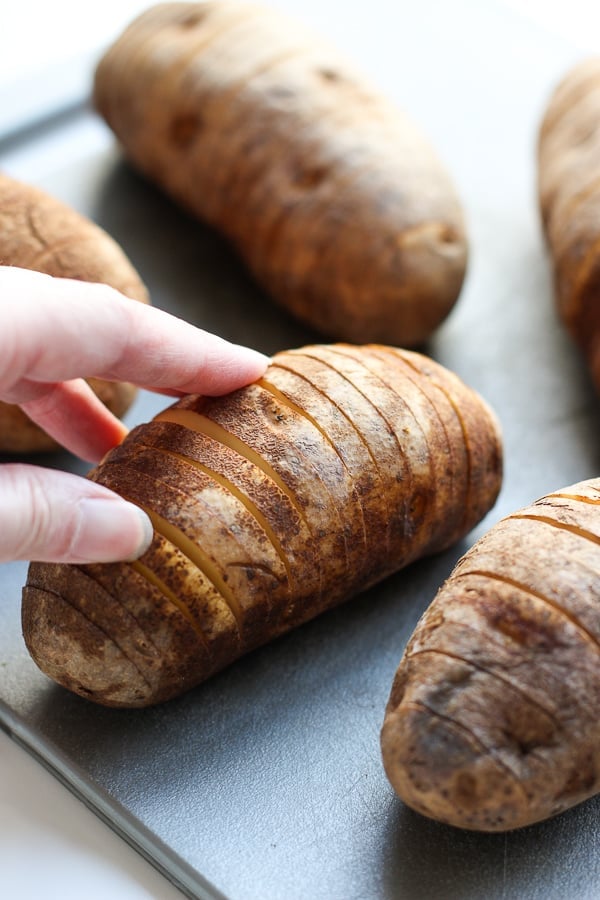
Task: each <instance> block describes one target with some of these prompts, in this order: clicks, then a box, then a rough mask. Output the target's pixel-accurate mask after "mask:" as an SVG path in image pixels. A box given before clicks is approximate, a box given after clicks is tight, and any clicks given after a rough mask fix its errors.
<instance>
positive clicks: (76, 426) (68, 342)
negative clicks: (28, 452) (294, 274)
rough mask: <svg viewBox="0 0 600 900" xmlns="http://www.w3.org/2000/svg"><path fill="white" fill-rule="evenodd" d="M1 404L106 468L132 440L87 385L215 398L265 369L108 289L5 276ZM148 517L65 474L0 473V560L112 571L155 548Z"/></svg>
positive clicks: (5, 469) (4, 270)
mask: <svg viewBox="0 0 600 900" xmlns="http://www.w3.org/2000/svg"><path fill="white" fill-rule="evenodd" d="M0 298H1V302H0V351H1V353H0V400H3V401H5V402H7V403H14V404H18V405H19V406H20V407H21V408H22V409H23V410H24V411H25V412H26V413H27V415H28V416H29V417H30V418H31V419H32V420H33V421H34V422H36V423H37V424H38V425H40V426H41V427H42V428H43V429H44V430H45V431H47V432H48V434H50V435H51V436H52V437H53V438H55V440H57V441H58V442H59V443H61V444H62V445H63V446H64V447H66V448H67V449H69V450H71V451H72V452H73V453H75V454H76V455H78V456H80V457H82V458H83V459H87V460H89V461H91V462H97V461H98V460H100V459H101V458H102V457H103V456H104V454H105V453H106V452H107V451H108V450H109V449H110V448H111V447H113V446H115V445H116V444H118V443H120V441H121V440H122V438H123V437H124V435H125V433H126V428H125V427H124V425H123V424H122V423H121V422H120V421H119V420H118V419H117V418H115V416H113V414H112V413H110V412H109V411H108V410H107V409H106V407H105V406H104V405H103V404H102V403H101V402H100V400H98V398H97V397H96V395H95V394H94V393H93V391H92V390H91V388H90V387H89V386H88V385H87V384H86V382H85V381H83V379H84V378H88V377H92V376H95V377H98V378H104V379H106V380H109V381H110V380H112V381H131V382H133V383H134V384H136V385H138V386H139V387H143V388H148V389H150V390H156V391H159V392H161V393H165V394H168V395H171V396H181V395H183V394H186V393H199V394H207V395H211V396H216V395H219V394H224V393H227V392H228V391H231V390H234V389H235V388H238V387H242V386H243V385H245V384H248V383H250V382H251V381H254V380H256V379H257V378H259V377H260V376H261V375H262V374H263V372H264V370H265V369H266V366H267V363H268V360H267V358H266V357H264V356H263V355H262V354H260V353H257V352H255V351H254V350H250V349H248V348H245V347H240V346H237V345H235V344H230V343H228V342H227V341H224V340H222V339H221V338H218V337H216V336H214V335H211V334H209V333H207V332H205V331H202V330H200V329H198V328H195V327H194V326H192V325H189V324H187V323H186V322H184V321H182V320H181V319H177V318H175V317H174V316H170V315H169V314H168V313H165V312H163V311H161V310H158V309H155V308H153V307H149V306H145V305H144V304H142V303H136V302H133V301H131V300H128V299H127V298H125V297H122V296H121V295H120V294H119V293H118V292H117V291H115V290H113V289H112V288H110V287H107V286H105V285H99V284H87V283H83V282H78V281H71V280H68V279H62V278H51V277H50V276H48V275H42V274H40V273H38V272H31V271H28V270H24V269H18V268H12V267H2V266H0ZM151 539H152V526H151V524H150V520H149V519H148V517H147V516H146V514H145V513H144V512H143V511H142V510H141V509H139V508H138V507H136V506H135V505H133V504H131V503H128V502H126V501H125V500H123V499H122V498H120V497H118V496H117V495H116V494H114V493H113V492H112V491H109V490H108V489H106V488H104V487H102V486H101V485H99V484H95V483H94V482H93V481H90V480H89V479H85V478H80V477H78V476H76V475H72V474H69V473H66V472H57V471H54V470H48V469H43V468H40V467H38V466H32V465H25V464H20V463H10V464H9V463H6V464H4V465H1V466H0V562H5V561H7V560H11V559H35V560H39V561H47V562H70V563H83V562H109V561H113V560H122V559H133V558H135V557H137V556H139V555H141V554H142V553H143V552H144V550H145V549H147V547H148V545H149V543H150V541H151Z"/></svg>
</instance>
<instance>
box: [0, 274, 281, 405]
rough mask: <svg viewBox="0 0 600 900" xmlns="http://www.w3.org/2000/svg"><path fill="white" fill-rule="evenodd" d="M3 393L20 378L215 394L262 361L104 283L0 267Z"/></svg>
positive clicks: (255, 372) (259, 369)
mask: <svg viewBox="0 0 600 900" xmlns="http://www.w3.org/2000/svg"><path fill="white" fill-rule="evenodd" d="M0 296H1V297H2V303H1V304H0V335H2V355H1V356H0V393H1V394H2V396H3V397H4V398H5V399H7V400H9V402H13V403H18V402H19V399H18V396H16V394H18V385H19V382H21V381H22V380H23V379H28V380H29V381H39V382H60V381H68V380H71V379H73V378H78V377H83V378H88V377H91V376H95V377H98V378H104V379H107V380H110V381H131V382H133V383H134V384H136V385H138V386H139V387H145V388H149V389H153V388H157V389H158V390H162V391H176V392H183V393H200V394H208V395H218V394H223V393H227V392H228V391H231V390H234V389H236V388H238V387H242V386H243V385H244V384H248V383H250V382H251V381H254V380H256V379H257V378H259V377H260V376H261V375H262V374H263V372H264V370H265V368H266V366H267V362H268V360H267V358H266V357H265V356H263V355H262V354H261V353H257V352H256V351H255V350H251V349H249V348H247V347H242V346H240V345H237V344H232V343H229V342H228V341H225V340H223V339H222V338H219V337H217V336H215V335H213V334H210V333H208V332H206V331H203V330H202V329H199V328H196V327H194V326H193V325H190V324H189V323H187V322H184V321H183V320H182V319H178V318H176V317H175V316H172V315H169V314H168V313H166V312H164V311H162V310H159V309H156V308H153V307H150V306H145V305H144V304H142V303H138V302H136V301H134V300H130V299H129V298H126V297H123V296H122V295H121V294H119V293H118V292H117V291H115V290H114V289H113V288H110V287H108V286H107V285H102V284H90V283H87V282H79V281H72V280H70V279H64V278H53V277H51V276H49V275H43V274H41V273H39V272H32V271H29V270H24V269H18V268H11V267H0Z"/></svg>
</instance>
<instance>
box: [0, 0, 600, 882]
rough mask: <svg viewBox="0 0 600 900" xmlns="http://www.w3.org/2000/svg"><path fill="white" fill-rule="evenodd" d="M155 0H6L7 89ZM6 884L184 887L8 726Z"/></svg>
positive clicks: (0, 31)
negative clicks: (10, 732) (58, 778)
mask: <svg viewBox="0 0 600 900" xmlns="http://www.w3.org/2000/svg"><path fill="white" fill-rule="evenodd" d="M323 2H324V3H326V4H327V6H328V7H332V6H333V5H334V4H335V3H337V4H338V5H339V8H340V13H342V12H343V11H344V10H346V11H347V9H348V2H342V0H329V2H327V0H323ZM362 2H363V0H361V3H362ZM390 2H392V0H390ZM448 2H451V0H448ZM481 2H482V3H485V2H486V0H481ZM504 2H505V4H506V6H508V7H513V8H517V9H519V10H520V11H521V12H524V13H525V14H526V15H528V16H530V17H532V18H534V19H536V20H538V21H539V22H542V23H543V24H544V25H545V27H547V28H550V29H551V30H553V31H555V32H558V33H560V34H562V35H564V36H565V37H566V38H568V39H569V40H570V41H571V42H572V43H573V44H575V45H576V46H578V47H580V48H581V50H582V51H586V50H588V49H594V47H598V44H600V4H598V3H597V2H594V0H566V2H565V0H504ZM146 5H147V3H146V2H144V0H142V2H140V0H102V2H100V3H93V4H92V3H90V4H88V3H84V2H73V0H53V2H51V3H50V2H35V3H28V2H21V3H14V4H13V3H10V4H8V3H7V2H6V0H0V90H1V92H2V93H4V94H5V95H6V93H7V90H8V93H9V94H13V95H14V96H15V98H16V99H17V100H19V102H20V103H21V105H23V104H25V103H26V99H27V95H28V92H30V91H31V85H32V84H35V83H36V77H37V76H38V75H39V74H43V73H44V72H46V71H47V70H48V68H49V67H52V68H53V69H54V70H57V69H60V70H61V71H64V72H67V73H68V72H76V71H80V70H81V68H82V66H86V65H89V60H90V58H91V57H92V56H93V55H95V54H96V52H97V51H98V49H99V48H101V47H103V46H104V45H107V44H108V43H109V42H110V41H111V40H112V39H113V38H114V37H115V36H116V35H117V34H118V33H119V31H120V30H121V28H122V27H123V26H124V25H125V24H126V23H127V22H128V21H129V19H130V18H131V17H132V16H133V15H134V14H135V13H136V12H138V11H139V10H141V9H142V8H143V7H145V6H146ZM328 12H329V13H330V14H331V9H329V10H328ZM466 25H467V27H468V23H466ZM596 35H598V37H597V38H596ZM0 884H1V885H2V887H1V888H0V893H1V895H2V897H3V898H6V900H13V898H15V900H33V898H38V897H44V898H46V900H53V898H58V897H60V898H61V900H81V898H86V900H106V898H109V897H114V898H118V900H141V898H163V900H176V898H180V897H181V896H182V895H181V894H180V893H179V892H178V891H176V890H175V889H174V888H173V887H172V886H171V885H169V884H168V883H167V881H166V880H165V879H163V878H162V877H161V876H160V875H159V874H158V873H157V872H155V871H154V869H153V868H152V867H151V866H150V865H149V864H148V863H147V862H145V861H144V860H143V859H142V858H141V857H140V856H139V855H138V854H137V853H136V852H135V851H133V850H131V849H130V848H129V847H128V846H127V845H126V844H125V843H124V842H123V841H122V840H121V839H120V838H118V837H117V836H116V835H114V834H113V833H112V832H111V831H110V830H109V829H108V827H106V826H105V825H104V824H103V823H102V822H100V821H99V820H98V819H97V817H96V816H95V815H94V814H92V813H91V812H89V811H88V810H87V809H86V808H85V807H84V806H83V805H82V804H81V803H80V802H79V801H78V800H76V799H75V798H74V797H72V796H71V795H70V794H69V792H68V791H67V790H66V789H65V788H64V787H63V786H62V785H61V784H59V783H58V782H57V781H56V780H55V779H54V778H53V777H52V776H51V775H49V774H48V773H47V772H46V771H45V770H44V769H43V768H42V767H41V766H40V765H39V764H38V763H37V762H35V761H34V760H33V759H31V758H30V757H29V756H27V754H26V753H25V752H24V751H23V750H22V749H21V748H20V747H18V746H16V745H15V744H13V743H12V742H11V741H10V740H9V738H8V737H6V736H5V735H4V734H2V733H1V732H0Z"/></svg>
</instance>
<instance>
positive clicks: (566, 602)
mask: <svg viewBox="0 0 600 900" xmlns="http://www.w3.org/2000/svg"><path fill="white" fill-rule="evenodd" d="M598 596H600V479H593V480H589V481H584V482H580V483H579V484H575V485H572V486H570V487H566V488H563V489H562V490H560V491H557V492H556V493H553V494H549V495H548V496H546V497H543V498H541V499H540V500H538V501H537V502H536V503H534V504H533V505H532V506H530V507H527V508H525V509H522V510H520V511H519V512H517V513H514V514H513V515H511V516H507V517H506V518H504V519H502V520H501V521H500V522H499V523H498V524H497V525H496V526H494V527H493V528H492V529H491V530H490V531H489V532H488V533H487V534H486V535H485V536H484V537H483V538H481V539H480V540H479V541H478V542H477V543H476V544H475V545H474V546H473V547H472V548H471V550H469V552H468V553H467V554H466V555H465V556H464V557H463V558H462V559H461V560H460V561H459V563H458V564H457V566H456V568H455V570H454V572H453V573H452V574H451V576H450V577H449V579H448V580H447V581H446V583H445V584H444V585H443V586H442V588H441V589H440V591H439V592H438V594H437V596H436V598H435V599H434V601H433V603H432V604H431V606H430V607H429V609H428V610H427V611H426V612H425V614H424V615H423V617H422V618H421V621H420V622H419V624H418V625H417V628H416V629H415V632H414V634H413V636H412V638H411V640H410V642H409V644H408V646H407V648H406V651H405V653H404V656H403V658H402V661H401V662H400V666H399V668H398V671H397V673H396V677H395V680H394V684H393V687H392V691H391V695H390V699H389V702H388V706H387V710H386V714H385V720H384V723H383V728H382V733H381V746H382V754H383V762H384V766H385V770H386V773H387V775H388V778H389V780H390V782H391V784H392V786H393V787H394V789H395V790H396V792H397V793H398V795H399V796H400V797H401V799H402V800H403V801H404V802H405V803H407V804H408V805H409V806H411V807H412V808H413V809H415V810H417V811H418V812H420V813H422V814H424V815H426V816H430V817H431V818H434V819H437V820H439V821H441V822H445V823H447V824H450V825H454V826H457V827H459V828H465V829H470V830H478V831H507V830H510V829H515V828H521V827H523V826H526V825H530V824H532V823H534V822H538V821H540V820H542V819H546V818H548V817H550V816H554V815H556V814H557V813H560V812H562V811H563V810H565V809H568V808H569V807H571V806H574V805H575V804H577V803H580V802H581V801H582V800H585V799H587V798H588V797H591V796H592V795H594V794H596V793H597V792H598V791H600V750H599V747H600V742H599V740H598V738H599V725H598V721H599V717H598V709H599V708H600V670H599V667H598V652H599V647H600V604H599V603H598Z"/></svg>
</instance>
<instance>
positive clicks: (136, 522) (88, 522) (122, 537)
mask: <svg viewBox="0 0 600 900" xmlns="http://www.w3.org/2000/svg"><path fill="white" fill-rule="evenodd" d="M79 511H80V516H81V519H80V526H79V529H78V532H77V535H76V537H75V539H74V541H73V544H72V545H71V552H72V554H73V555H74V556H76V557H78V558H79V559H81V560H82V561H83V560H85V561H86V562H117V561H121V560H122V561H130V560H134V559H137V558H138V557H140V556H142V554H143V553H145V552H146V550H147V549H148V547H149V546H150V544H151V543H152V538H153V536H154V531H153V528H152V523H151V522H150V519H149V518H148V516H147V515H146V513H145V512H144V511H143V510H142V509H140V508H139V506H136V505H135V504H134V503H129V502H128V501H127V500H112V499H110V500H105V499H103V498H86V499H84V500H82V501H81V503H80V505H79Z"/></svg>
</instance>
